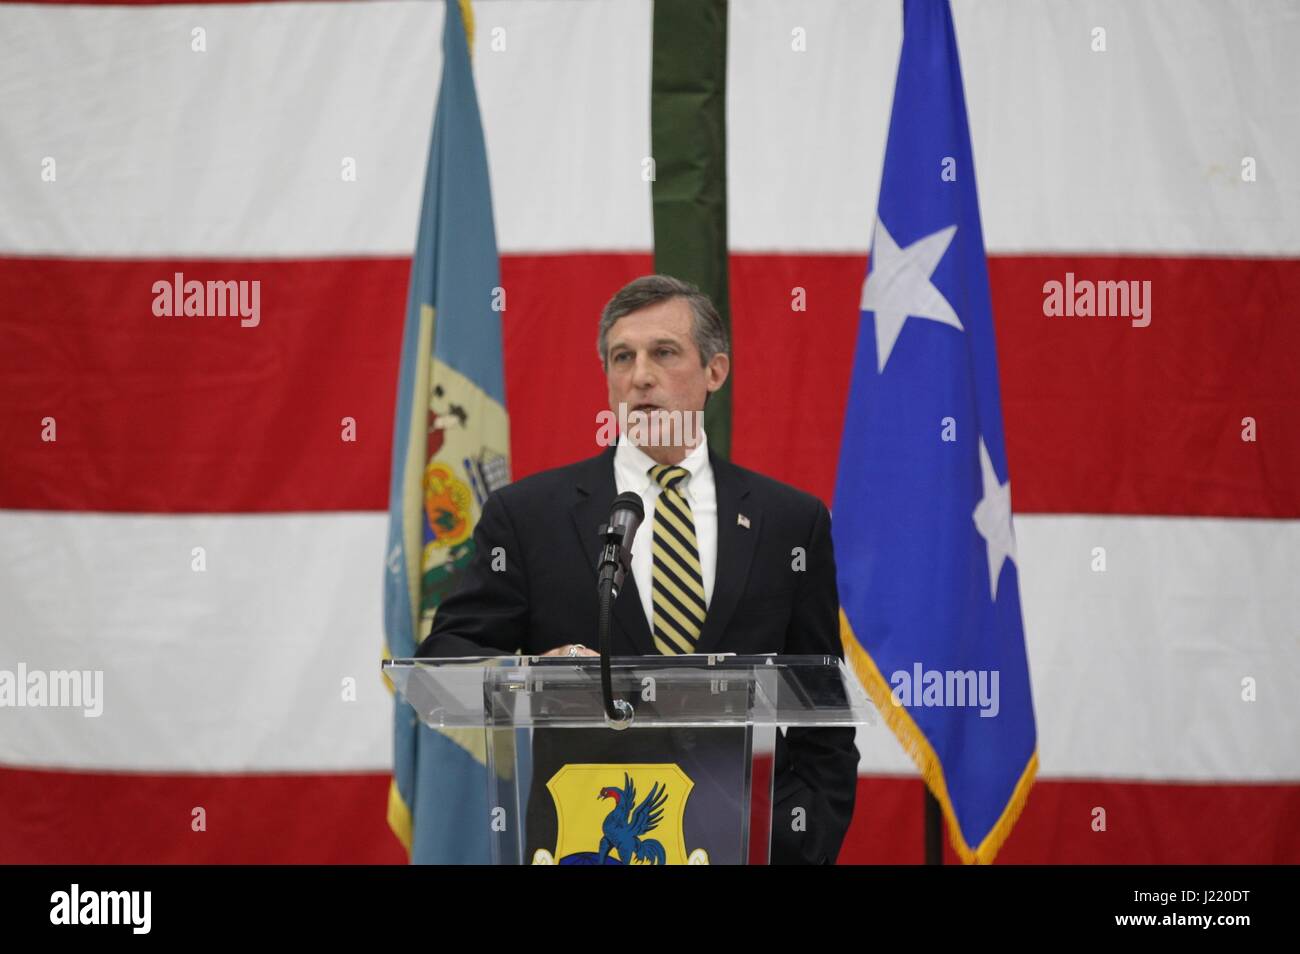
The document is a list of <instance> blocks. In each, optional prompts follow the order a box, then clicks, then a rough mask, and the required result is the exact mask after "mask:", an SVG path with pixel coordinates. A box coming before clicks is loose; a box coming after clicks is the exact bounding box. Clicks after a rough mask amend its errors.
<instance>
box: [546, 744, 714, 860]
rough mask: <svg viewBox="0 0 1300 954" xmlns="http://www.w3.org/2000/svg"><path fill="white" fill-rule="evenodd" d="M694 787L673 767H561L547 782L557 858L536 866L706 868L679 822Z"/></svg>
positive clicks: (703, 856) (550, 856)
mask: <svg viewBox="0 0 1300 954" xmlns="http://www.w3.org/2000/svg"><path fill="white" fill-rule="evenodd" d="M694 787H695V783H694V782H693V781H692V780H691V778H690V777H689V776H688V775H687V774H686V773H685V772H683V771H682V770H681V768H680V767H679V766H677V765H675V764H672V763H661V764H654V763H641V764H592V763H577V764H570V765H566V766H564V767H563V768H561V769H560V770H559V771H558V772H556V773H555V775H553V776H552V777H551V780H550V781H549V782H547V783H546V788H547V790H548V791H549V792H550V793H551V799H552V800H553V801H554V803H555V814H556V819H557V821H558V831H557V837H556V845H555V852H554V854H552V853H551V852H549V851H546V850H545V849H539V850H538V851H537V852H535V853H534V855H533V864H535V865H538V864H540V865H548V864H559V865H587V864H600V865H604V864H616V865H617V864H624V865H643V864H668V865H687V864H692V865H701V864H704V865H706V864H708V863H709V857H708V854H707V853H706V852H705V851H704V850H703V849H700V848H697V849H696V850H695V851H688V850H687V847H686V835H685V830H684V819H685V817H686V801H687V799H688V798H689V797H690V794H691V789H692V788H694Z"/></svg>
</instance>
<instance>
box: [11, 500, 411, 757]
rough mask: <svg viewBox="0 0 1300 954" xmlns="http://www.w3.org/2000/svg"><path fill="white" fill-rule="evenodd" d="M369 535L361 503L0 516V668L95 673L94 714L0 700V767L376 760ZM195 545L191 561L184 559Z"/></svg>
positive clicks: (376, 600) (380, 708)
mask: <svg viewBox="0 0 1300 954" xmlns="http://www.w3.org/2000/svg"><path fill="white" fill-rule="evenodd" d="M385 530H386V520H385V516H384V515H383V514H371V513H365V514H328V515H285V516H224V515H223V516H114V515H104V514H56V513H46V512H22V511H0V539H3V540H4V541H5V545H4V546H3V547H0V605H2V606H3V607H4V613H3V617H2V618H0V669H6V670H9V671H11V672H12V671H15V670H16V667H17V665H18V663H25V664H26V666H27V668H28V670H29V671H31V670H35V669H40V670H46V671H49V670H74V669H75V670H87V669H89V670H102V671H103V674H104V675H103V695H104V699H103V714H102V715H101V716H99V717H98V718H86V717H85V716H83V715H82V713H81V711H80V710H73V709H51V708H45V709H33V708H13V709H9V708H5V709H0V721H2V723H3V725H4V731H3V732H0V762H3V763H9V764H18V765H39V766H61V767H66V768H77V769H123V770H128V769H134V770H157V771H166V772H237V771H261V770H266V771H276V770H287V771H348V770H357V771H384V770H386V769H387V768H388V767H389V766H391V762H392V756H391V752H392V703H391V701H390V700H391V697H390V695H389V693H388V690H387V689H386V688H385V685H384V682H383V679H382V677H381V675H380V672H379V665H380V659H381V654H382V652H383V636H382V611H381V604H380V592H381V586H380V584H381V575H382V569H383V551H384V542H385ZM195 547H203V548H204V549H205V554H206V562H207V569H206V571H205V572H195V571H194V570H192V569H191V564H192V561H193V559H194V558H193V557H192V556H191V552H192V549H193V548H195ZM346 678H351V679H355V681H356V683H355V684H356V701H355V702H347V701H344V699H343V680H344V679H346Z"/></svg>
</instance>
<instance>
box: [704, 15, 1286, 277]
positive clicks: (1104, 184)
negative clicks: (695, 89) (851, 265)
mask: <svg viewBox="0 0 1300 954" xmlns="http://www.w3.org/2000/svg"><path fill="white" fill-rule="evenodd" d="M901 6H902V5H901V4H899V3H861V2H857V0H834V2H791V0H746V2H744V3H735V4H732V5H731V7H730V8H729V13H728V21H729V22H728V30H729V35H728V52H727V70H728V79H727V84H728V127H727V150H728V152H727V157H728V183H729V196H728V210H729V214H730V222H729V237H730V240H731V244H732V247H733V248H735V249H738V250H758V251H771V250H789V251H808V250H825V251H842V252H865V251H866V250H867V248H868V246H869V244H870V237H871V234H872V227H873V222H874V218H875V210H876V199H877V191H878V189H879V185H880V174H881V167H882V163H883V161H884V146H885V136H886V132H887V129H888V125H889V114H890V109H891V105H892V100H893V89H894V77H895V71H896V69H897V65H898V53H899V44H900V42H901V38H902V15H901ZM953 8H954V18H955V21H956V30H957V42H958V47H959V52H960V56H961V61H962V69H963V73H964V78H965V85H966V100H967V105H968V109H969V114H970V126H971V136H972V139H973V142H974V152H975V165H976V171H977V176H978V182H979V186H980V209H981V213H982V217H983V224H984V237H985V242H986V245H987V247H988V249H989V251H991V252H1002V253H1008V252H1045V253H1050V252H1074V251H1082V252H1138V253H1151V254H1162V253H1164V254H1174V253H1188V254H1216V253H1222V254H1240V255H1259V256H1275V255H1295V254H1297V253H1300V216H1297V215H1296V214H1295V212H1296V209H1298V208H1300V180H1298V179H1297V177H1296V176H1295V175H1294V174H1293V170H1294V169H1295V168H1296V167H1297V166H1298V165H1300V101H1298V100H1297V98H1296V96H1295V92H1294V91H1295V90H1297V89H1300V57H1297V56H1295V55H1293V53H1294V51H1295V50H1297V49H1300V17H1296V16H1295V5H1294V3H1291V2H1285V0H1273V2H1258V0H1224V2H1218V3H1197V4H1193V3H1185V2H1180V0H1143V2H1141V3H1133V2H1131V0H1095V2H1090V3H1086V4H1079V3H1060V4H1049V3H1041V2H1038V0H1006V2H999V3H980V2H975V0H954V3H953ZM1094 27H1104V28H1105V30H1106V41H1107V42H1106V45H1107V49H1106V51H1105V52H1104V53H1100V52H1099V53H1094V52H1092V50H1091V48H1090V45H1091V42H1092V32H1091V31H1092V30H1093V28H1094ZM795 29H803V30H804V31H805V35H806V51H805V52H795V51H794V50H793V49H792V43H793V42H794V36H793V33H792V31H794V30H795ZM1245 156H1251V157H1254V158H1255V160H1256V162H1257V176H1258V177H1257V180H1256V181H1255V182H1250V183H1247V182H1243V181H1242V178H1241V161H1242V159H1243V157H1245ZM938 163H939V158H938V157H936V165H935V169H934V174H935V175H936V176H938V175H939V174H940V168H939V164H938ZM964 173H965V170H958V175H962V174H964Z"/></svg>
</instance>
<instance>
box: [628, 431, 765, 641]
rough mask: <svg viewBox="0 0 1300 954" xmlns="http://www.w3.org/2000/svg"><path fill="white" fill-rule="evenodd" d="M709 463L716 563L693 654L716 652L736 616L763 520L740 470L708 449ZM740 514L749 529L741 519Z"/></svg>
mask: <svg viewBox="0 0 1300 954" xmlns="http://www.w3.org/2000/svg"><path fill="white" fill-rule="evenodd" d="M709 464H710V466H711V467H712V468H713V485H714V489H715V491H716V492H717V497H718V562H717V567H716V571H715V573H714V578H713V598H712V599H711V600H710V601H709V611H708V613H706V614H705V617H704V628H703V629H702V630H701V631H700V638H699V641H698V642H697V643H696V651H697V652H701V653H711V652H717V651H718V649H717V648H718V646H719V645H720V643H721V641H722V637H723V634H724V633H726V631H727V624H728V623H730V622H731V617H732V616H734V615H735V612H736V605H737V604H738V603H739V602H740V595H741V594H742V593H743V592H744V591H745V581H746V580H747V579H748V578H749V566H750V564H751V563H752V562H753V559H754V546H755V543H756V542H757V540H758V533H759V529H760V526H761V524H762V519H763V514H762V512H761V511H760V510H759V509H758V507H757V505H756V503H755V501H754V500H752V499H751V498H750V494H749V487H748V486H747V484H746V483H745V479H744V477H743V476H742V475H741V473H740V471H739V470H737V469H736V468H735V467H732V466H731V464H730V463H729V462H728V461H725V460H720V459H719V458H717V457H715V456H713V452H712V451H711V450H710V451H709ZM611 499H612V498H611ZM742 502H743V510H742ZM742 513H743V515H744V517H745V520H746V521H747V522H748V526H745V525H744V524H743V523H742V522H741V520H740V517H741V515H742Z"/></svg>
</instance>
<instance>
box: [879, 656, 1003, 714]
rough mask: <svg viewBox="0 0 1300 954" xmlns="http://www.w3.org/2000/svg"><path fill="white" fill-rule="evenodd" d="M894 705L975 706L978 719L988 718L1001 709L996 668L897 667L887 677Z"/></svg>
mask: <svg viewBox="0 0 1300 954" xmlns="http://www.w3.org/2000/svg"><path fill="white" fill-rule="evenodd" d="M889 684H890V685H891V686H893V687H894V690H893V692H892V693H891V695H892V696H893V699H894V705H896V706H907V707H908V708H928V707H957V708H960V707H966V706H969V707H971V708H978V709H979V710H980V718H981V719H992V718H993V717H995V716H996V715H997V714H998V711H999V710H1000V709H1001V708H1002V704H1001V702H1000V701H999V697H998V670H996V669H925V668H923V667H922V666H921V664H920V663H919V662H918V663H913V664H912V671H911V672H908V671H907V670H906V669H899V670H897V671H896V672H894V674H893V675H891V676H890V677H889Z"/></svg>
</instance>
